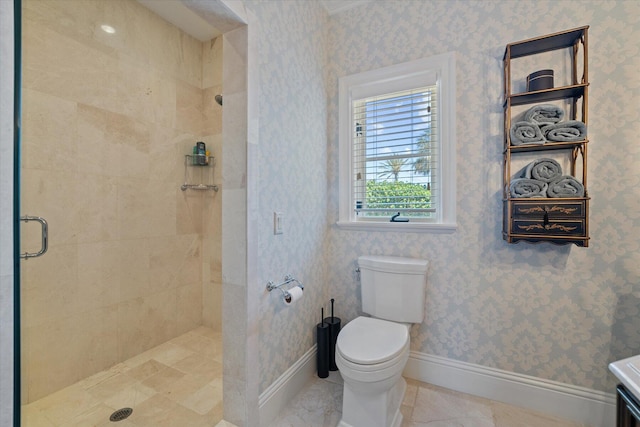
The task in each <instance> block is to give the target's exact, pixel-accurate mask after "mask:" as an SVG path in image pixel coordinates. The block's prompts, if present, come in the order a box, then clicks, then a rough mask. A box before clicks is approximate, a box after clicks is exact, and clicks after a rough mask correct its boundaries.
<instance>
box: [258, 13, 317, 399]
mask: <svg viewBox="0 0 640 427" xmlns="http://www.w3.org/2000/svg"><path fill="white" fill-rule="evenodd" d="M248 6H249V7H250V8H251V10H252V12H253V13H254V14H255V15H256V16H257V17H258V21H259V24H258V26H259V28H257V30H256V31H258V34H259V36H258V38H259V40H260V45H259V46H258V52H259V57H258V64H259V66H260V69H259V76H260V77H259V79H260V91H261V92H260V96H259V111H260V116H259V129H258V133H259V144H258V160H257V162H256V163H257V164H258V170H257V171H251V173H253V175H252V176H254V177H257V180H258V187H259V189H258V198H259V200H257V201H255V200H251V201H249V203H250V205H251V206H253V207H254V208H253V209H250V214H253V215H257V217H258V218H257V224H258V229H259V230H260V233H259V235H258V236H250V238H254V239H257V245H258V260H259V261H258V266H257V270H258V277H259V278H260V279H261V280H260V281H258V282H257V283H249V287H250V289H251V292H255V294H257V295H259V304H258V305H259V307H260V308H259V309H260V318H261V322H260V332H259V340H260V342H259V351H260V357H259V361H260V362H259V363H260V380H259V381H260V385H259V387H260V391H261V392H262V391H264V390H265V388H266V387H268V386H269V385H270V384H272V383H273V382H274V381H275V380H276V379H277V378H278V376H280V375H281V374H282V373H283V372H284V371H285V370H286V369H288V368H289V367H290V366H291V365H292V364H293V363H295V361H297V360H298V359H300V357H302V355H303V354H304V353H305V352H306V351H307V350H309V349H310V348H311V347H312V346H313V344H314V342H315V338H314V330H315V329H314V328H315V324H316V323H318V322H319V321H320V307H321V305H322V304H323V303H324V304H325V305H327V304H326V302H327V301H328V298H329V296H328V293H327V292H328V289H329V287H328V285H327V284H326V281H325V279H324V277H325V264H324V261H323V259H324V253H325V250H324V245H325V236H326V229H327V228H326V210H327V182H328V179H327V148H326V147H327V104H326V99H327V97H326V84H325V75H326V69H325V59H326V51H325V41H326V30H327V25H328V24H327V15H326V12H325V11H324V10H323V9H322V7H321V6H320V5H319V4H317V3H315V2H302V1H283V2H280V1H278V2H272V1H268V2H262V1H260V2H251V3H249V4H248ZM273 212H281V213H283V214H284V233H283V234H281V235H274V234H273ZM285 274H292V275H293V276H294V277H296V278H297V279H299V280H300V281H301V282H302V283H303V284H304V285H305V290H304V297H303V298H302V299H301V300H300V301H299V302H297V303H296V304H295V305H292V306H290V307H286V306H285V305H284V304H283V302H282V294H281V293H280V292H279V291H274V292H271V293H268V292H267V291H266V290H265V287H266V283H267V281H269V280H273V281H274V282H277V283H280V282H281V281H282V279H283V277H284V275H285ZM255 294H254V295H255Z"/></svg>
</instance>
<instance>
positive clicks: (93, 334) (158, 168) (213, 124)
mask: <svg viewBox="0 0 640 427" xmlns="http://www.w3.org/2000/svg"><path fill="white" fill-rule="evenodd" d="M21 11H22V28H23V31H22V50H23V55H22V58H23V66H22V70H23V78H22V81H23V84H22V141H21V144H22V164H21V171H20V176H21V194H20V198H21V214H22V215H25V218H35V217H36V216H37V217H38V218H43V221H42V222H41V224H46V225H47V227H48V229H47V231H48V233H47V234H46V245H47V247H48V249H47V251H46V254H45V255H44V256H41V257H38V258H35V257H33V258H31V259H29V260H26V261H23V262H22V263H21V274H20V276H21V284H20V287H21V307H22V316H21V319H20V324H21V325H20V326H21V335H22V346H21V362H22V371H21V377H22V381H21V388H22V396H21V400H22V404H23V405H24V406H23V413H22V415H23V422H22V425H24V426H27V425H32V424H35V423H36V422H37V419H38V417H45V418H46V419H47V420H49V421H50V422H51V423H53V424H54V425H71V424H73V423H82V422H98V421H97V420H101V419H103V418H104V419H105V420H108V419H109V417H110V416H115V417H117V418H118V417H121V416H122V414H125V413H127V415H130V416H131V417H136V416H137V417H139V418H138V419H139V420H143V421H145V422H146V423H147V424H146V425H155V424H154V423H155V421H154V418H153V416H154V415H153V413H154V410H153V409H152V407H154V408H163V409H162V410H171V411H172V414H175V415H177V416H182V417H183V420H190V419H193V420H196V419H197V417H198V416H200V417H205V418H206V420H207V422H209V421H215V418H216V417H218V419H219V418H221V416H222V379H221V378H222V370H223V369H222V364H223V360H222V352H221V339H222V334H221V329H222V316H221V296H222V271H221V270H222V262H221V257H222V238H221V235H222V230H221V217H222V196H221V193H216V192H206V194H204V193H203V192H183V191H180V184H181V183H182V180H183V177H184V171H183V165H184V160H183V159H184V155H186V154H190V153H191V148H192V146H193V145H194V143H195V141H205V142H206V143H207V147H208V148H209V149H211V151H212V155H213V156H215V157H216V160H217V161H216V167H218V168H221V167H222V165H223V161H222V144H223V138H222V110H221V109H220V108H219V107H217V106H215V104H213V103H211V102H208V103H207V102H203V99H207V98H208V99H212V98H213V99H216V100H217V97H216V96H215V94H217V93H220V92H221V90H222V74H223V73H222V66H223V62H222V36H220V37H218V38H216V39H213V40H206V41H201V40H198V39H196V38H194V37H192V36H190V35H188V34H186V33H184V32H183V31H182V30H180V29H178V28H177V27H176V26H174V25H172V24H170V23H169V22H167V21H165V20H164V19H162V18H161V17H160V16H158V15H156V14H155V13H153V12H152V11H150V10H149V9H147V8H145V7H144V6H143V5H142V4H141V3H140V2H137V1H134V0H118V1H110V2H104V1H98V0H86V1H82V2H51V1H48V0H22V8H21ZM220 104H221V101H220ZM216 174H217V176H218V177H220V176H221V173H220V172H219V171H216ZM27 215H28V217H27ZM45 221H46V222H45ZM43 230H44V226H43ZM21 233H22V248H21V251H22V252H25V253H32V252H34V249H33V248H35V250H36V251H37V250H38V248H40V245H41V243H42V242H45V239H44V238H43V237H42V234H41V230H40V229H39V227H37V226H32V225H23V226H22V227H21ZM173 386H175V387H177V388H175V389H172V388H171V387H173ZM189 387H191V388H189ZM64 399H69V400H66V402H67V403H66V404H65V403H62V402H63V401H64ZM73 399H80V400H82V401H84V402H89V403H91V404H92V406H91V407H90V408H89V409H87V408H84V409H83V410H85V412H87V413H84V412H83V410H80V409H79V408H77V407H76V409H78V412H74V411H72V410H71V408H74V405H75V404H76V403H77V401H76V403H74V404H71V403H69V402H71V401H72V400H73ZM56 402H58V403H56ZM154 405H155V406H154ZM128 407H132V413H128V412H127V411H126V409H127V408H128ZM65 408H66V409H65ZM158 410H160V409H158ZM145 414H146V415H145ZM81 416H87V417H91V416H96V417H98V418H96V420H93V419H90V418H81ZM145 417H147V418H145ZM189 417H192V418H189ZM194 422H196V421H194ZM214 424H215V423H213V424H212V425H214ZM78 425H80V424H78ZM87 425H89V424H87ZM136 425H138V424H136ZM140 425H144V424H140ZM194 425H195V424H194Z"/></svg>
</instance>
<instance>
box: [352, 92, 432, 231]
mask: <svg viewBox="0 0 640 427" xmlns="http://www.w3.org/2000/svg"><path fill="white" fill-rule="evenodd" d="M437 105H438V91H437V86H436V85H433V86H426V87H421V88H417V89H412V90H407V91H402V92H395V93H390V94H385V95H380V96H373V97H368V98H363V99H359V100H356V101H354V102H353V103H352V112H353V117H352V123H353V127H354V128H353V136H352V142H353V147H352V153H353V157H352V158H353V173H354V176H353V185H352V189H353V200H354V202H355V206H354V209H355V211H356V214H357V216H358V218H362V219H366V218H371V217H377V218H379V217H381V216H391V215H394V214H396V213H398V212H400V213H401V214H402V215H403V216H409V217H413V218H425V219H428V218H433V217H435V214H436V213H437V212H436V206H438V204H437V203H436V202H437V201H438V188H439V186H438V184H439V183H438V176H439V174H438V168H439V167H440V165H439V161H438V159H439V155H438V150H439V144H438V140H439V136H438V127H437V123H438V120H437V118H438V111H437Z"/></svg>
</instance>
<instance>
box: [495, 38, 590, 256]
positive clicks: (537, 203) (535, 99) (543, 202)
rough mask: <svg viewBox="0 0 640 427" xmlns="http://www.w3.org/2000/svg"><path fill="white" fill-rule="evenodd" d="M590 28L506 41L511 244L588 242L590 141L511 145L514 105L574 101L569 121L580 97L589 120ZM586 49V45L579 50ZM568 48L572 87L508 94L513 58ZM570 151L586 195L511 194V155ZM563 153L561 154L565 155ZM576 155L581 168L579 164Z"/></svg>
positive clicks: (505, 230)
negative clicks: (580, 59) (551, 196)
mask: <svg viewBox="0 0 640 427" xmlns="http://www.w3.org/2000/svg"><path fill="white" fill-rule="evenodd" d="M588 28H589V27H588V26H584V27H580V28H575V29H573V30H567V31H562V32H559V33H554V34H550V35H547V36H542V37H536V38H533V39H529V40H524V41H521V42H516V43H511V44H508V45H507V47H506V49H505V54H504V80H505V92H504V102H503V105H502V107H503V110H504V123H505V136H504V147H503V157H504V177H503V208H502V209H503V225H502V237H503V239H504V240H505V241H506V242H508V243H518V242H521V241H525V242H529V243H541V242H548V243H553V244H556V245H566V244H575V245H577V246H579V247H588V246H589V201H590V198H589V196H588V192H587V144H588V142H589V140H588V139H586V138H585V139H584V140H582V141H571V142H546V143H545V144H542V145H540V144H524V145H510V142H511V141H510V137H509V127H510V126H511V119H512V108H513V107H515V106H519V105H528V104H540V103H545V102H550V101H557V100H567V101H570V102H571V112H570V117H568V120H577V114H578V103H579V101H580V99H581V100H582V105H581V108H580V110H581V118H580V120H581V121H582V122H584V124H585V125H586V124H587V109H588V105H587V98H588V93H587V92H588V87H589V82H588V66H587V30H588ZM580 47H582V49H580ZM564 48H567V49H570V56H571V75H570V76H571V79H570V81H571V82H572V84H570V85H568V86H562V87H556V88H550V89H544V90H538V91H532V92H523V93H516V94H512V93H510V90H511V60H512V59H515V58H520V57H523V56H528V55H536V54H539V53H543V52H548V51H552V50H557V49H564ZM580 53H582V57H583V63H582V73H581V74H582V75H581V77H578V76H579V74H578V62H579V56H580ZM557 150H570V151H571V153H569V156H570V161H571V174H574V173H576V171H577V170H579V171H580V173H581V174H582V179H580V178H579V177H576V179H577V180H578V181H580V182H581V183H582V185H583V186H584V197H571V198H569V197H567V198H547V197H545V198H526V197H522V198H519V197H511V193H510V183H511V180H512V176H511V173H512V171H511V167H512V161H513V158H512V155H517V154H518V153H541V154H542V153H543V152H547V151H557ZM561 154H563V153H561ZM578 158H580V159H581V167H580V168H579V169H578V168H577V164H576V163H577V162H578Z"/></svg>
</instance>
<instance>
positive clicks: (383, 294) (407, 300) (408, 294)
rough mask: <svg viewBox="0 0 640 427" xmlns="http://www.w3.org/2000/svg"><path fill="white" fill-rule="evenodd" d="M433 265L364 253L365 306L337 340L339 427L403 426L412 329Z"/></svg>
mask: <svg viewBox="0 0 640 427" xmlns="http://www.w3.org/2000/svg"><path fill="white" fill-rule="evenodd" d="M428 265H429V263H428V262H427V261H425V260H420V259H413V258H402V257H390V256H361V257H360V258H358V266H359V269H360V276H361V285H362V286H361V297H362V310H363V311H364V313H366V314H368V315H370V316H371V317H366V316H360V317H357V318H355V319H354V320H352V321H351V322H349V323H347V324H346V325H345V326H344V327H343V328H342V330H341V331H340V333H339V335H338V340H337V342H336V353H335V359H336V365H337V367H338V370H339V371H340V374H341V375H342V378H343V379H344V389H343V397H342V419H341V420H340V423H339V424H338V427H400V425H401V424H402V414H401V413H400V406H401V404H402V399H403V398H404V393H405V391H406V388H407V383H406V381H405V380H404V378H402V371H403V370H404V367H405V365H406V364H407V360H408V359H409V345H410V342H409V341H410V340H409V327H410V324H412V323H420V322H422V319H423V316H424V301H425V290H426V274H427V267H428Z"/></svg>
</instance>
